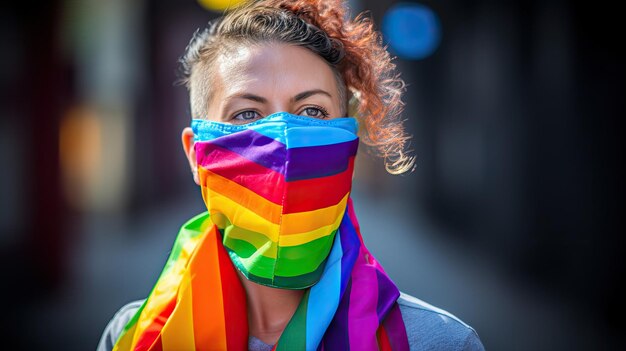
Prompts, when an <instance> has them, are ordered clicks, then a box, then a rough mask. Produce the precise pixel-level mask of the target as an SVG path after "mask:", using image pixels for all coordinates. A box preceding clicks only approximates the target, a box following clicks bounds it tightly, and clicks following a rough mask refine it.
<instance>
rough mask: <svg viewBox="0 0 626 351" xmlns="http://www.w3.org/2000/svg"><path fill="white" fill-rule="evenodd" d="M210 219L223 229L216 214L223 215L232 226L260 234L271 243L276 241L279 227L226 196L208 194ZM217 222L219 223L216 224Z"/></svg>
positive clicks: (221, 219) (221, 220)
mask: <svg viewBox="0 0 626 351" xmlns="http://www.w3.org/2000/svg"><path fill="white" fill-rule="evenodd" d="M209 201H210V210H211V218H212V219H213V222H214V223H215V224H217V226H218V227H220V228H224V224H225V223H224V218H221V217H220V216H219V214H218V213H220V212H221V213H223V215H225V216H226V217H227V219H228V220H229V221H230V222H231V223H232V224H234V225H236V226H238V227H241V228H243V229H247V230H250V231H253V232H257V233H262V234H264V235H266V236H268V238H269V240H271V241H273V242H277V241H278V230H279V228H280V226H279V225H278V224H274V223H272V222H270V221H268V220H267V219H265V218H263V217H261V216H259V215H258V214H256V213H254V212H252V211H250V210H249V209H247V208H245V207H243V206H241V205H240V204H238V203H236V202H234V201H233V200H231V199H229V198H228V197H226V196H223V195H221V194H219V193H218V192H216V191H211V192H210V194H209ZM218 222H219V223H218Z"/></svg>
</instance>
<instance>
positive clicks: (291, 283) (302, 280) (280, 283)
mask: <svg viewBox="0 0 626 351" xmlns="http://www.w3.org/2000/svg"><path fill="white" fill-rule="evenodd" d="M325 266H326V260H324V262H322V263H321V264H320V265H319V267H317V269H316V270H314V271H313V272H311V273H307V274H302V275H299V276H295V277H281V276H279V275H277V276H275V277H274V285H275V286H277V287H284V288H287V289H303V288H307V287H309V286H312V285H313V284H315V283H317V282H318V281H319V280H320V278H321V277H322V273H323V272H324V267H325Z"/></svg>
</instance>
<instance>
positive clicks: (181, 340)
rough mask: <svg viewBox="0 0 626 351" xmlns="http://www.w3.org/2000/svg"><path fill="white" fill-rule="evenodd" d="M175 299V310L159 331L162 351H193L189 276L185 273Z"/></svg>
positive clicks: (194, 346) (187, 271)
mask: <svg viewBox="0 0 626 351" xmlns="http://www.w3.org/2000/svg"><path fill="white" fill-rule="evenodd" d="M179 289H180V290H179V293H178V296H177V297H176V308H175V309H174V311H173V312H172V315H171V316H170V318H169V319H168V320H167V322H166V323H165V326H164V327H163V330H162V331H161V342H162V345H163V351H177V350H194V349H195V348H196V344H195V342H194V337H193V305H192V299H191V294H192V291H191V276H190V274H189V269H187V270H186V271H185V274H184V276H183V281H182V283H181V286H180V288H179Z"/></svg>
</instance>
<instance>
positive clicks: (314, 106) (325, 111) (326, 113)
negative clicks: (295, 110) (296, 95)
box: [302, 105, 329, 118]
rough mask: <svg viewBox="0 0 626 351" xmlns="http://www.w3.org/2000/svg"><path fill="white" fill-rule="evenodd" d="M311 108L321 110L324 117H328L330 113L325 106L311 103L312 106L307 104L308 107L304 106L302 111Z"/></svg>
mask: <svg viewBox="0 0 626 351" xmlns="http://www.w3.org/2000/svg"><path fill="white" fill-rule="evenodd" d="M310 108H313V109H316V110H319V111H320V113H321V114H322V118H326V117H328V115H329V113H328V110H326V109H325V108H323V107H322V106H318V105H311V106H307V107H305V108H303V109H302V112H304V111H306V110H307V109H310Z"/></svg>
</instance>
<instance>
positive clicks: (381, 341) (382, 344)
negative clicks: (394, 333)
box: [378, 325, 392, 351]
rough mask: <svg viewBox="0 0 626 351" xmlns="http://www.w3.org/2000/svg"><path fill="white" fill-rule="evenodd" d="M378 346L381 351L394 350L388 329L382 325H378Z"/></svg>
mask: <svg viewBox="0 0 626 351" xmlns="http://www.w3.org/2000/svg"><path fill="white" fill-rule="evenodd" d="M378 346H379V349H380V351H392V350H391V343H390V342H389V337H388V336H387V331H386V330H385V327H383V326H382V325H381V326H380V327H378Z"/></svg>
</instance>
